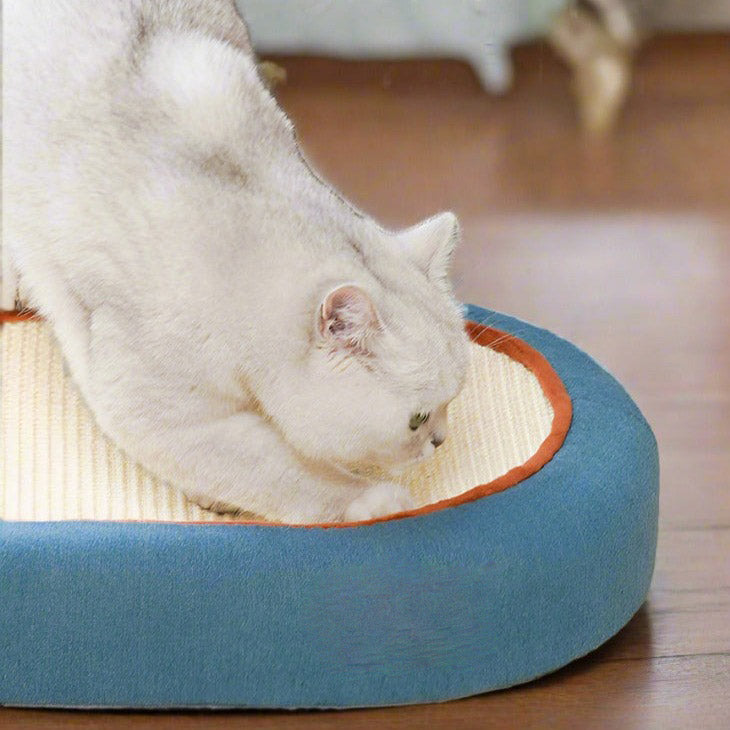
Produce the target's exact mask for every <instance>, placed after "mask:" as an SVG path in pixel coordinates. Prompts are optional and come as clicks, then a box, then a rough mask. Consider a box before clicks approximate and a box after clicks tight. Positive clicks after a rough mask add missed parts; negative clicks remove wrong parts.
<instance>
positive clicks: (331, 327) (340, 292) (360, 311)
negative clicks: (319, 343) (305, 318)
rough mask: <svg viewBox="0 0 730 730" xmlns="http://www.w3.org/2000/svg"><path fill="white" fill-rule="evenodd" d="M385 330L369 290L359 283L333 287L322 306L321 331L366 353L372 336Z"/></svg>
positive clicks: (342, 344) (328, 338) (334, 342)
mask: <svg viewBox="0 0 730 730" xmlns="http://www.w3.org/2000/svg"><path fill="white" fill-rule="evenodd" d="M380 329H381V325H380V320H379V318H378V313H377V311H376V310H375V305H374V304H373V302H372V300H371V299H370V297H369V296H368V294H367V292H365V291H364V290H363V289H361V288H360V287H359V286H356V285H355V284H343V285H342V286H338V287H337V288H336V289H333V290H332V291H331V292H330V293H329V294H327V296H326V297H325V298H324V299H323V300H322V303H321V305H320V307H319V316H318V330H319V334H320V336H321V337H322V338H324V339H325V340H326V341H328V342H329V343H330V344H332V345H333V346H336V347H346V348H348V349H350V350H352V351H353V352H357V353H359V354H364V353H367V352H368V351H369V343H370V341H371V338H372V337H373V336H374V335H375V334H377V333H378V332H379V331H380Z"/></svg>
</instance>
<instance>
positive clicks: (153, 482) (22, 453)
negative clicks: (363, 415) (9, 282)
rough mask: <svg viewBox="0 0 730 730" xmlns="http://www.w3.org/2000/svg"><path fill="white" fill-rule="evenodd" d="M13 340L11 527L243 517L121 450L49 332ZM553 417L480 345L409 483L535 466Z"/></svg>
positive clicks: (9, 372) (7, 394)
mask: <svg viewBox="0 0 730 730" xmlns="http://www.w3.org/2000/svg"><path fill="white" fill-rule="evenodd" d="M1 342H2V383H1V388H2V401H1V402H2V422H1V426H0V437H1V438H2V443H1V444H0V460H1V462H0V479H1V481H0V519H5V520H36V521H41V520H78V519H81V520H128V519H131V520H162V521H228V520H231V519H241V518H240V517H238V518H234V517H231V516H225V515H218V514H214V513H212V512H208V511H206V510H203V509H201V508H200V507H198V506H197V505H193V504H190V503H189V502H187V500H186V499H185V497H184V496H183V495H182V493H181V492H179V491H177V490H176V489H173V488H172V487H169V486H167V485H166V484H164V483H162V482H160V481H159V480H157V479H156V478H155V477H153V476H152V475H150V474H149V473H148V472H147V471H146V470H145V469H143V468H142V467H140V466H139V465H137V464H135V463H134V462H133V461H132V460H131V459H129V458H128V457H127V456H126V455H125V454H124V453H122V452H121V451H119V449H117V448H116V447H115V446H114V445H113V444H112V443H111V442H110V441H109V440H108V439H107V438H106V437H105V436H104V435H103V434H102V433H101V432H100V431H99V429H98V428H97V427H96V425H95V424H94V421H93V418H92V416H91V415H90V413H89V411H88V409H87V408H86V406H85V405H84V404H83V403H82V402H81V401H80V399H79V397H78V395H77V393H76V389H75V388H74V386H73V384H72V383H70V382H69V380H68V378H67V376H65V375H64V372H63V364H62V358H61V355H60V352H59V350H58V349H57V347H56V346H55V344H54V343H53V340H52V337H51V336H50V333H49V330H48V328H47V327H46V325H44V324H42V323H38V322H21V323H13V324H6V325H4V326H3V327H2V336H1ZM552 420H553V409H552V407H551V405H550V403H549V401H548V400H547V398H546V397H545V395H544V393H543V391H542V389H541V387H540V384H539V382H538V380H537V378H536V377H535V376H534V375H533V373H532V372H530V371H529V370H528V369H527V368H526V367H524V366H523V365H522V364H520V363H519V362H517V361H516V360H513V359H511V358H510V357H508V356H507V355H504V354H501V353H498V352H496V351H494V350H492V349H490V348H488V347H481V346H479V345H475V344H473V345H472V360H471V366H470V369H469V375H468V379H467V383H466V386H465V388H464V390H463V391H462V393H461V395H460V396H459V397H458V398H457V399H456V400H455V401H454V402H453V403H452V404H451V406H450V408H449V436H448V439H447V441H446V443H445V444H444V445H443V446H442V447H441V448H440V449H439V450H438V451H437V452H436V456H435V457H434V458H433V459H431V460H429V461H428V462H425V463H423V464H421V465H419V466H418V467H417V468H414V469H410V470H409V471H408V472H406V473H405V474H404V475H402V476H401V478H400V480H401V481H402V482H403V483H404V484H406V485H407V486H408V487H409V489H410V490H411V491H412V493H413V494H414V496H415V498H416V502H417V504H418V505H419V506H422V505H426V504H430V503H432V502H437V501H439V500H442V499H445V498H448V497H453V496H456V495H458V494H461V493H463V492H465V491H467V490H468V489H471V488H472V487H474V486H476V485H479V484H485V483H487V482H490V481H492V480H493V479H496V478H497V477H499V476H501V475H502V474H504V473H506V472H507V471H509V470H510V469H511V468H513V467H515V466H518V465H520V464H523V463H524V462H525V461H527V459H528V458H529V457H530V456H532V455H533V454H534V453H535V452H536V451H537V450H538V448H539V447H540V444H541V443H542V442H543V440H544V439H545V438H546V437H547V435H548V434H549V432H550V428H551V424H552ZM261 517H264V518H266V519H272V520H276V519H277V515H276V514H267V515H260V516H259V518H261Z"/></svg>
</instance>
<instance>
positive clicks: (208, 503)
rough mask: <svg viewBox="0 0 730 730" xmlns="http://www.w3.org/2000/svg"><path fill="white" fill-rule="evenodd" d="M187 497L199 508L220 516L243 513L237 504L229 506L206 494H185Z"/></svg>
mask: <svg viewBox="0 0 730 730" xmlns="http://www.w3.org/2000/svg"><path fill="white" fill-rule="evenodd" d="M185 496H186V497H187V498H188V500H189V501H190V502H193V503H194V504H197V505H198V507H202V508H203V509H207V510H209V511H210V512H217V513H218V514H220V515H223V514H234V515H235V514H238V513H239V512H241V508H240V507H236V505H235V504H229V503H228V502H220V501H219V500H217V499H213V498H212V497H206V496H205V495H204V494H188V493H187V492H185Z"/></svg>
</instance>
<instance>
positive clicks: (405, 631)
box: [0, 307, 658, 709]
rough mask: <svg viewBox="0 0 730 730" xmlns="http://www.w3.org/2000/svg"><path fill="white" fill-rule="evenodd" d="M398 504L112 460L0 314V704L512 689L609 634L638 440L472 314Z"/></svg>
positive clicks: (586, 369) (585, 370)
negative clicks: (431, 431) (247, 508)
mask: <svg viewBox="0 0 730 730" xmlns="http://www.w3.org/2000/svg"><path fill="white" fill-rule="evenodd" d="M468 318H469V319H470V320H471V323H470V324H469V325H468V329H469V333H470V335H471V338H472V357H471V364H470V370H469V374H468V379H467V383H466V385H465V388H464V390H463V391H462V393H461V394H460V396H459V397H458V399H457V400H456V401H454V403H453V404H452V405H451V407H450V410H449V436H448V439H447V441H446V443H445V444H444V445H443V446H442V447H441V448H440V449H439V450H438V451H437V452H436V456H435V457H434V458H433V459H431V460H429V461H426V462H423V463H421V464H420V465H418V466H417V467H415V468H413V469H410V470H408V471H406V472H404V473H403V474H402V475H400V477H399V479H401V480H402V482H403V483H404V484H405V485H406V486H407V487H408V488H409V489H410V490H411V492H412V493H413V495H414V497H415V499H416V503H417V507H416V508H415V509H413V510H411V511H409V512H404V513H401V514H398V515H394V516H390V517H387V518H381V519H378V520H371V521H369V522H363V523H350V524H344V525H342V524H340V525H304V526H292V525H285V524H281V523H280V522H279V516H278V515H276V514H275V513H271V514H264V515H236V516H231V515H218V514H215V513H211V512H207V511H205V510H203V509H201V508H199V507H198V506H196V505H192V504H190V503H188V502H187V501H186V500H185V498H184V497H183V496H182V495H181V493H179V492H178V491H177V490H175V489H173V488H171V487H169V486H168V485H166V484H164V483H161V482H159V481H158V480H157V479H155V478H154V477H153V476H152V475H150V474H149V473H147V472H146V471H145V470H144V469H143V468H142V467H140V466H139V465H137V464H135V463H133V462H132V461H131V460H130V459H129V458H128V457H127V456H126V455H125V454H124V453H122V452H120V451H119V450H118V449H117V448H116V447H115V446H114V445H113V444H112V443H111V442H109V440H107V439H106V438H105V437H104V435H103V434H102V433H100V431H99V430H98V429H97V428H96V426H95V425H94V422H93V419H92V417H91V416H90V414H89V412H88V410H87V409H86V407H85V406H84V404H83V403H82V402H81V401H80V399H79V397H78V395H77V393H76V390H75V388H74V386H73V384H72V383H71V382H69V380H68V379H67V377H66V376H65V375H64V372H63V365H62V361H61V358H60V355H59V352H58V350H57V348H56V347H55V345H54V344H53V339H52V337H51V336H50V334H49V331H48V329H47V327H46V325H44V324H43V323H41V322H37V321H30V322H28V321H26V322H15V323H12V324H5V325H4V326H3V328H2V336H1V341H0V342H1V346H2V383H1V387H2V421H1V428H0V436H1V437H2V443H1V444H0V458H1V459H2V463H1V464H0V476H1V478H2V482H1V483H0V626H2V627H3V634H2V636H0V642H1V644H0V646H1V647H2V656H3V662H2V663H1V664H0V704H9V705H28V706H46V707H51V706H71V707H144V708H157V709H164V708H171V707H260V708H263V707H268V708H297V707H320V708H326V707H342V708H344V707H358V706H377V705H395V704H407V703H414V702H433V701H441V700H446V699H450V698H456V697H463V696H467V695H470V694H475V693H480V692H484V691H488V690H492V689H497V688H501V687H507V686H510V685H513V684H518V683H520V682H525V681H527V680H529V679H532V678H534V677H537V676H540V675H541V674H545V673H547V672H550V671H552V670H554V669H557V668H558V667H561V666H563V665H564V664H566V663H568V662H569V661H571V660H572V659H574V658H576V657H578V656H581V655H583V654H585V653H587V652H588V651H590V650H592V649H594V648H595V647H597V646H598V645H600V644H601V643H602V642H604V641H605V640H606V639H607V638H609V637H610V636H612V635H613V634H615V633H616V632H617V631H618V630H619V629H620V628H621V627H622V626H623V625H624V624H625V623H626V622H627V621H628V620H629V618H630V617H631V616H632V615H633V613H634V612H635V611H636V610H637V609H638V607H639V606H640V605H641V603H642V602H643V600H644V597H645V595H646V592H647V590H648V586H649V582H650V580H651V574H652V570H653V561H654V552H655V546H656V525H657V497H658V467H657V451H656V442H655V440H654V437H653V434H652V432H651V429H650V428H649V426H648V425H647V423H646V421H645V420H644V418H643V416H642V415H641V413H640V411H639V410H638V408H637V407H636V405H635V404H634V403H633V401H632V400H631V399H630V398H629V396H628V395H627V394H626V392H625V391H624V390H623V388H622V387H621V386H620V385H619V384H618V383H617V382H616V381H615V380H614V379H613V378H612V377H611V376H610V375H608V374H607V373H606V372H605V371H604V370H602V369H601V368H600V367H599V366H598V365H597V364H596V363H595V362H593V361H592V360H591V359H590V358H589V357H588V356H587V355H585V354H584V353H582V352H580V351H579V350H578V349H577V348H575V347H574V346H573V345H571V344H569V343H568V342H565V341H564V340H561V339H560V338H558V337H556V336H555V335H553V334H551V333H549V332H547V331H545V330H541V329H538V328H536V327H533V326H531V325H529V324H526V323H524V322H520V321H518V320H515V319H513V318H511V317H508V316H505V315H501V314H497V313H494V312H489V311H487V310H484V309H480V308H478V307H469V308H468Z"/></svg>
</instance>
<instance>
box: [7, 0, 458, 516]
mask: <svg viewBox="0 0 730 730" xmlns="http://www.w3.org/2000/svg"><path fill="white" fill-rule="evenodd" d="M4 22H5V34H6V40H5V87H4V93H5V103H4V110H5V121H4V154H5V165H4V168H5V178H4V189H5V212H4V216H5V232H4V234H5V245H6V246H8V247H9V253H10V256H11V258H12V260H13V261H14V264H15V266H16V268H17V270H18V271H19V273H20V279H21V283H22V284H23V285H24V287H25V288H26V290H27V292H28V293H29V296H30V300H31V303H32V304H33V305H34V306H36V307H37V308H38V309H39V310H40V312H41V313H42V314H43V315H44V316H45V317H46V318H47V319H48V321H49V322H50V323H51V325H52V326H53V329H54V332H55V334H56V336H57V339H58V341H59V343H60V345H61V347H62V350H63V353H64V356H65V358H66V360H67V363H68V366H69V369H70V372H71V374H72V376H73V378H74V380H75V381H76V383H77V384H78V387H79V388H80V390H81V393H82V395H83V397H84V398H85V400H86V401H87V403H88V404H89V406H90V407H91V409H92V411H93V412H94V414H95V417H96V419H97V421H98V423H99V425H100V426H101V428H102V429H103V430H104V431H105V432H106V433H107V434H108V435H109V436H110V437H111V438H113V439H114V440H115V441H116V442H117V443H118V444H119V445H120V446H121V447H122V448H124V449H125V450H126V451H127V452H128V453H129V454H130V455H131V456H132V457H133V458H135V459H137V460H138V461H140V462H141V463H143V464H144V465H146V466H147V468H149V469H150V470H151V471H152V472H154V473H155V474H157V475H159V476H160V477H162V478H163V479H165V480H167V481H169V482H170V483H172V484H174V485H176V486H178V487H180V488H181V489H183V490H184V491H185V492H186V493H187V494H188V495H189V496H190V497H191V498H192V499H195V500H196V501H199V502H200V503H202V504H204V505H208V506H213V507H214V508H218V509H235V508H241V509H245V510H250V511H254V512H257V511H258V512H266V511H268V510H269V509H270V508H272V507H274V508H275V509H276V510H277V511H278V512H280V513H281V514H283V515H285V516H286V520H287V521H289V522H292V523H301V522H315V521H330V520H334V521H337V520H342V519H345V520H353V519H367V518H372V517H377V516H380V515H385V514H389V513H392V512H397V511H400V510H403V509H407V508H409V507H410V506H412V502H411V498H410V496H409V495H408V493H407V492H406V491H405V490H403V489H402V488H401V487H399V486H397V485H396V484H394V483H390V482H378V483H372V482H368V481H367V480H366V479H365V478H363V477H359V476H356V475H355V474H354V473H353V468H354V466H355V465H359V464H378V465H381V466H383V467H386V468H389V467H395V466H398V465H401V464H403V463H406V462H409V461H412V460H415V459H419V458H422V457H424V456H428V455H429V454H430V453H432V452H433V450H434V448H435V447H436V446H437V445H438V444H440V443H441V441H443V439H444V438H445V435H446V432H445V428H446V406H447V404H448V402H449V401H450V400H451V399H452V398H454V396H455V395H456V394H457V392H458V391H459V389H460V387H461V384H462V381H463V379H464V373H465V368H466V362H467V340H466V336H465V334H464V332H463V325H462V320H461V315H460V309H459V307H458V306H457V304H456V302H455V301H454V299H453V297H452V294H451V290H450V287H449V284H448V282H447V269H448V266H449V261H450V258H451V255H452V252H453V249H454V246H455V244H456V242H457V238H458V226H457V221H456V218H455V217H454V215H453V214H451V213H442V214H441V215H438V216H435V217H434V218H431V219H429V220H427V221H425V222H424V223H422V224H420V225H418V226H416V227H414V228H411V229H408V230H406V231H403V232H400V233H391V232H388V231H386V230H384V229H383V228H381V227H380V226H379V225H378V224H377V223H375V222H374V221H373V220H371V219H370V218H368V217H367V216H365V215H364V214H362V213H361V212H359V211H357V210H355V209H354V208H353V207H352V206H351V205H350V204H349V203H347V202H346V201H345V200H343V198H342V197H341V196H340V195H338V194H337V192H335V191H334V190H333V189H332V188H330V187H329V186H328V185H326V184H325V183H324V182H323V181H322V180H321V179H320V178H318V177H317V175H316V174H315V173H313V172H312V170H311V169H310V167H309V166H308V165H307V163H306V162H305V161H304V159H303V158H302V155H301V152H300V150H299V148H298V146H297V143H296V139H295V135H294V131H293V129H292V126H291V123H290V122H289V120H288V119H287V118H286V116H285V115H284V113H283V112H282V111H281V110H280V109H279V107H278V106H277V104H276V103H275V101H274V100H273V98H272V97H271V95H270V94H269V92H268V90H267V88H266V87H265V85H264V84H263V83H262V81H261V80H260V78H259V75H258V72H257V67H256V63H255V59H254V56H253V53H252V51H251V48H250V45H249V41H248V38H247V34H246V29H245V26H244V24H243V22H242V20H241V19H240V17H239V16H238V15H237V14H236V12H235V10H234V6H233V2H232V0H158V1H157V2H151V1H149V0H148V1H145V0H94V2H90V1H89V0H44V1H37V0H12V1H9V2H6V3H5V21H4Z"/></svg>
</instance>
